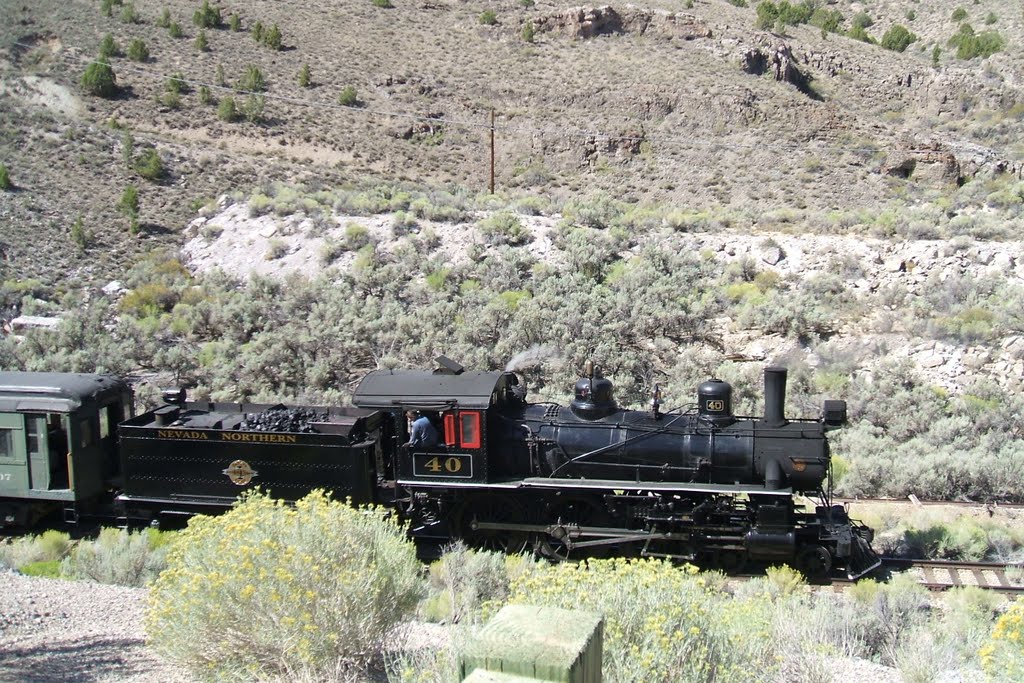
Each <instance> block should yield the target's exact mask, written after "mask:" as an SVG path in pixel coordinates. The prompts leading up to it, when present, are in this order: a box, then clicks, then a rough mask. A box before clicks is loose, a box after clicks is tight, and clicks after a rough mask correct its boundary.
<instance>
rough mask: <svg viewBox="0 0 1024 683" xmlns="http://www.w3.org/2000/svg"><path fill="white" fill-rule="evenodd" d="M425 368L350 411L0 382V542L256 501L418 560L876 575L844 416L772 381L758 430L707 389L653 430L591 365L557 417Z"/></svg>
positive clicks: (499, 390)
mask: <svg viewBox="0 0 1024 683" xmlns="http://www.w3.org/2000/svg"><path fill="white" fill-rule="evenodd" d="M439 362H440V365H441V367H439V369H437V370H434V371H432V372H431V371H405V370H378V371H374V372H371V373H369V374H368V375H366V377H365V378H364V379H363V380H362V382H361V383H360V385H359V387H358V388H357V390H356V392H355V395H354V397H353V404H354V407H348V408H316V407H303V408H301V409H300V408H288V407H286V406H265V405H247V404H224V403H207V402H190V401H186V400H185V395H184V392H183V391H171V392H165V396H164V399H165V404H164V405H162V406H160V407H159V408H156V409H155V410H151V411H148V412H146V413H144V414H141V415H132V414H131V410H132V400H131V392H130V388H129V387H128V385H127V384H126V383H125V382H124V381H123V380H121V379H118V378H116V377H112V376H107V375H70V374H58V373H43V374H35V373H15V372H3V373H0V522H2V523H3V525H4V526H28V525H31V524H32V523H33V522H34V521H35V520H36V519H37V518H38V516H39V515H40V514H42V513H44V512H45V511H46V510H47V509H52V508H54V507H56V508H58V509H60V510H62V511H63V514H64V517H65V520H66V521H68V522H75V521H77V520H78V519H79V518H80V517H82V516H86V515H93V516H95V515H101V516H102V515H114V516H116V517H117V518H118V519H119V520H120V521H121V522H122V523H124V524H139V523H166V522H168V521H170V520H173V519H174V518H175V517H187V516H189V515H193V514H200V513H201V514H215V513H217V512H219V511H223V510H224V509H226V508H228V507H230V506H231V505H232V504H233V503H234V501H235V500H236V499H237V496H238V494H239V493H240V492H241V491H244V490H246V489H248V488H252V487H255V486H259V487H260V488H261V489H263V490H266V491H269V492H270V493H271V494H272V495H274V496H276V497H279V498H283V499H286V500H297V499H298V498H301V497H302V496H303V495H305V494H306V493H308V492H309V491H310V490H312V489H314V488H322V489H327V490H329V491H331V492H333V494H334V495H335V496H336V497H338V498H341V499H349V500H351V501H352V502H353V503H354V504H361V503H377V504H382V505H386V506H390V507H392V508H393V509H395V510H396V511H397V512H398V513H399V514H400V515H401V516H402V517H403V518H404V519H405V520H407V521H408V522H409V528H410V535H411V536H412V537H413V538H414V539H416V540H417V541H418V543H419V544H420V546H421V547H423V548H430V547H440V546H441V545H443V544H444V543H446V542H449V541H450V540H452V539H456V538H461V539H464V540H465V541H466V542H467V543H469V544H471V545H474V546H477V547H483V548H489V549H494V550H502V551H505V552H522V551H525V550H533V551H534V552H536V553H538V554H539V555H542V556H545V557H549V558H552V559H555V560H559V559H570V558H578V557H593V556H601V555H604V554H609V553H612V554H616V555H627V556H642V557H663V558H672V559H676V560H687V561H693V562H697V563H698V564H702V565H705V566H715V567H719V568H722V569H725V570H738V569H740V568H741V567H742V566H744V565H746V564H747V563H748V562H751V563H759V564H774V563H788V564H791V565H794V566H796V567H797V568H798V569H800V570H801V571H803V572H804V573H805V574H807V575H810V576H827V575H830V574H833V573H837V572H842V573H845V574H846V575H848V576H849V577H851V578H857V577H860V576H863V575H865V574H867V573H869V572H871V571H872V570H873V569H875V568H876V567H877V566H878V565H879V563H880V561H879V558H878V556H877V555H876V554H875V553H874V551H873V550H872V549H871V540H872V531H871V529H869V528H867V527H865V526H864V525H862V524H859V523H857V522H855V521H853V520H851V519H850V517H849V516H848V514H847V512H846V510H845V509H844V508H843V507H842V506H838V505H832V504H831V476H830V454H829V446H828V440H827V438H826V433H827V432H828V431H830V430H832V429H836V428H839V427H840V426H842V425H843V424H844V423H845V421H846V405H845V403H844V402H843V401H825V404H824V406H823V410H822V414H821V416H820V417H819V418H816V419H790V418H787V417H786V416H785V411H784V405H785V389H786V371H785V369H783V368H775V367H769V368H767V369H766V370H765V414H764V416H763V417H740V416H736V415H734V414H733V411H732V390H731V387H730V386H729V384H728V383H726V382H723V381H720V380H715V379H712V380H709V381H707V382H704V383H703V384H701V385H700V386H699V387H698V390H697V404H696V407H695V408H693V409H691V410H686V411H682V410H675V411H668V412H662V411H661V405H660V398H659V397H658V396H657V395H656V396H655V398H654V400H653V402H652V406H651V409H650V410H649V411H637V410H624V409H622V408H620V407H619V406H618V405H617V404H616V402H615V399H614V387H613V385H612V382H611V381H610V380H609V379H607V378H605V377H602V376H601V374H600V372H599V371H598V370H597V369H596V368H594V367H592V366H590V365H589V364H588V367H587V369H586V370H585V372H584V373H583V376H582V377H581V378H580V379H579V381H578V382H577V383H576V385H575V390H574V397H573V399H572V401H571V402H570V404H569V405H568V406H561V405H557V404H545V403H529V402H528V401H527V400H526V391H525V388H524V387H523V385H522V384H521V383H520V381H519V378H518V376H517V375H515V374H514V373H511V372H472V371H466V370H465V369H463V368H462V367H461V366H459V365H458V364H457V363H454V362H452V361H450V360H449V359H446V358H444V357H442V358H440V359H439ZM413 410H415V411H419V412H420V413H421V414H424V415H427V416H430V418H431V419H432V420H433V421H434V422H435V424H436V427H437V433H438V435H439V439H438V442H437V443H436V444H432V445H424V446H410V445H409V422H408V420H407V417H406V414H407V412H408V411H413ZM296 411H298V413H299V414H301V415H302V416H303V421H302V422H301V424H299V423H297V422H296V421H295V416H296V414H297V413H296ZM275 416H276V417H275ZM282 420H283V421H282ZM812 496H813V497H814V498H816V502H814V503H812V502H810V501H811V498H810V497H812Z"/></svg>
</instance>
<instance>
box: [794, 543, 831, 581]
mask: <svg viewBox="0 0 1024 683" xmlns="http://www.w3.org/2000/svg"><path fill="white" fill-rule="evenodd" d="M796 568H797V569H798V570H800V571H801V572H802V573H803V575H804V576H806V577H807V578H808V579H823V578H826V577H827V576H828V575H829V573H830V572H831V571H832V554H831V553H830V552H829V551H828V550H826V549H825V548H823V547H822V546H820V545H809V546H807V547H805V548H803V549H802V550H801V551H800V552H798V553H797V555H796Z"/></svg>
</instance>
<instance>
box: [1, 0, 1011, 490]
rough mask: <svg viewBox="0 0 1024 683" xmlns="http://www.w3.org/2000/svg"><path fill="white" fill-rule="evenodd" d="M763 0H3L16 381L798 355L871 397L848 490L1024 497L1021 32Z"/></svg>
mask: <svg viewBox="0 0 1024 683" xmlns="http://www.w3.org/2000/svg"><path fill="white" fill-rule="evenodd" d="M744 4H745V3H744V2H743V1H742V0H734V2H726V1H725V0H721V1H719V0H714V1H710V2H701V1H694V2H684V3H669V2H656V3H652V4H650V5H645V6H633V5H625V4H622V5H612V6H603V7H583V8H580V7H566V6H563V5H556V4H553V3H549V2H539V3H534V2H532V1H531V0H517V1H515V2H513V1H503V2H484V3H480V4H471V3H464V2H444V1H440V0H423V1H421V2H408V3H407V2H403V1H402V0H390V1H389V0H373V1H371V0H366V1H365V2H362V1H360V2H348V3H344V4H340V5H339V4H333V3H331V4H329V3H302V4H298V3H247V2H239V3H234V4H231V5H224V6H223V7H221V11H220V24H219V25H217V26H211V27H209V28H206V29H200V28H199V26H197V25H196V24H194V22H193V14H194V13H196V12H200V14H201V11H200V5H199V3H198V2H179V1H177V0H172V1H169V2H164V3H151V2H137V3H135V4H120V5H115V4H113V2H112V0H103V2H99V3H97V2H85V1H74V2H69V3H58V2H51V1H44V2H40V3H34V4H32V5H27V4H26V5H16V4H10V3H9V4H8V5H7V6H6V7H5V9H6V12H5V16H7V17H8V18H9V21H7V22H5V25H4V27H3V28H2V29H0V31H2V43H0V49H2V50H3V52H2V55H0V57H2V60H0V64H2V69H3V70H2V72H0V108H2V111H3V112H4V116H3V118H2V119H0V163H2V164H3V167H4V169H6V171H7V172H8V174H9V178H10V183H11V185H10V187H9V188H8V189H7V190H5V191H4V192H2V193H0V225H2V226H3V229H2V231H0V252H2V260H0V279H2V281H3V286H2V287H3V288H2V291H0V295H2V300H0V308H2V311H3V312H2V317H3V318H4V320H5V321H6V320H10V319H12V318H14V317H15V316H16V315H18V314H19V313H20V314H33V315H52V316H59V317H61V318H62V319H63V322H62V323H61V324H60V325H59V326H58V328H57V329H56V330H45V329H43V330H28V331H22V330H20V329H18V330H14V329H10V330H9V331H10V332H17V334H8V335H6V336H4V337H3V338H2V339H0V367H22V368H29V369H62V370H96V369H101V370H109V371H114V372H121V373H130V374H133V375H135V376H136V377H140V378H145V379H149V380H151V384H150V385H147V384H142V385H140V387H139V390H140V395H142V396H143V397H145V396H146V395H148V394H150V393H152V392H153V388H152V386H153V385H155V384H158V383H169V382H176V383H181V384H185V385H188V386H189V387H190V388H191V390H192V393H193V395H195V396H198V397H202V396H211V397H213V398H216V399H229V400H242V399H249V398H256V399H266V400H304V401H318V402H319V401H327V402H343V401H345V400H347V398H348V393H349V390H350V388H351V387H352V386H353V385H354V383H355V382H357V381H358V380H359V378H360V377H361V376H362V375H363V374H364V373H365V372H366V371H367V370H369V369H371V368H374V367H380V366H411V367H422V366H425V365H429V364H430V363H431V362H432V359H433V358H434V357H435V356H436V355H438V354H440V353H445V354H446V355H449V356H451V357H453V358H458V359H459V360H460V361H461V362H463V363H464V364H466V365H467V366H472V367H502V366H505V365H506V364H515V366H516V367H517V368H518V369H520V370H522V371H523V372H524V373H525V376H526V379H527V381H528V383H529V385H530V389H531V392H532V394H533V395H534V396H536V397H547V398H555V399H559V400H561V399H564V397H565V392H566V390H567V387H568V386H569V385H570V383H571V382H572V381H573V379H574V377H575V376H576V373H577V372H578V371H579V368H580V367H582V364H583V362H584V360H586V359H587V358H595V359H596V360H597V361H598V362H599V363H600V364H601V365H602V366H603V367H604V368H605V370H606V372H608V374H609V375H610V376H611V377H613V378H614V379H615V381H616V384H617V387H618V396H619V399H620V401H621V402H622V403H624V404H628V405H643V404H646V403H647V402H648V401H649V397H650V395H651V393H652V392H653V391H654V389H655V386H656V385H658V386H660V387H661V388H662V390H663V391H664V392H665V395H666V400H671V401H672V405H685V404H687V403H690V402H692V391H693V387H694V386H695V384H696V383H697V382H699V381H700V380H702V379H704V378H706V377H707V376H709V375H712V374H714V375H717V376H720V377H723V378H725V379H728V380H730V381H732V382H733V383H734V384H735V385H736V387H737V406H738V408H739V409H740V410H742V411H756V410H758V409H759V402H760V393H759V389H758V388H757V377H758V371H759V367H760V366H761V365H763V364H765V363H783V364H786V365H788V366H790V368H791V370H792V381H791V386H792V391H791V398H790V406H789V407H790V410H791V411H792V412H793V413H798V414H811V413H813V412H814V411H816V410H817V409H818V406H819V405H820V400H821V398H823V397H828V398H834V397H836V396H842V397H844V398H847V399H848V400H849V401H850V405H851V417H852V420H853V425H852V426H851V428H850V429H848V430H846V431H845V432H843V436H842V437H841V438H840V439H838V441H837V446H836V450H835V453H836V454H837V455H838V456H840V457H839V458H838V459H837V462H839V463H840V464H841V469H843V471H841V472H839V474H841V475H843V476H845V477H846V478H845V479H844V482H843V485H844V486H845V491H846V492H847V493H851V494H857V493H864V492H872V493H886V494H890V495H904V494H905V493H908V492H917V493H919V494H920V495H922V496H925V497H929V498H934V497H940V496H948V497H961V496H969V497H976V498H997V499H1003V500H1008V499H1012V500H1017V499H1020V497H1021V495H1022V494H1021V490H1022V489H1021V475H1020V472H1021V471H1024V470H1022V468H1024V448H1021V447H1020V443H1021V440H1020V438H1021V434H1020V433H1019V428H1018V427H1017V426H1016V425H1017V424H1019V415H1020V413H1021V411H1022V410H1024V398H1022V397H1021V391H1020V390H1021V388H1022V387H1024V318H1022V317H1021V311H1022V310H1024V283H1022V281H1021V279H1022V276H1024V238H1022V236H1021V227H1022V212H1021V209H1022V200H1024V181H1022V169H1024V147H1022V143H1021V140H1024V135H1022V133H1024V92H1022V89H1024V82H1022V80H1021V73H1022V66H1024V57H1022V52H1021V50H1020V46H1021V45H1022V44H1024V15H1022V14H1021V12H1020V11H1019V8H1015V9H1014V8H1009V7H1007V6H1006V5H1005V3H998V2H994V1H992V0H989V1H987V2H986V1H984V0H980V1H979V2H978V3H976V4H973V3H972V4H965V5H963V6H962V7H961V6H960V5H958V4H957V3H955V2H935V3H914V2H910V3H897V2H880V3H871V4H870V5H868V4H863V3H849V2H834V3H830V4H822V5H820V6H814V5H811V4H807V3H805V4H802V5H799V6H796V7H793V6H790V7H788V9H787V10H786V11H787V12H788V14H786V15H785V17H788V19H787V18H783V15H781V14H780V15H779V17H776V18H774V19H771V18H770V17H769V20H766V19H765V16H766V15H765V11H766V10H765V7H766V5H762V6H761V7H760V8H755V7H754V6H742V5H744ZM391 5H393V6H391ZM691 5H692V7H691ZM780 6H781V4H780ZM776 9H778V7H776ZM801 12H802V13H803V14H801ZM108 14H109V16H108ZM759 23H760V24H761V25H763V26H765V28H763V29H762V28H758V24H759ZM897 25H899V26H902V27H904V28H905V29H907V30H909V31H910V32H912V33H913V36H909V35H907V33H906V31H903V32H901V31H900V30H899V27H898V26H897ZM236 29H237V30H236ZM275 29H276V30H275ZM108 34H109V36H110V40H107V41H105V36H107V35H108ZM257 35H259V36H260V37H261V40H259V41H258V40H255V39H254V36H257ZM268 36H271V38H269V39H268ZM278 36H279V40H280V44H279V45H278ZM901 36H902V41H903V42H902V43H901V42H900V40H901ZM954 36H959V38H957V40H956V41H955V43H956V44H951V43H950V39H951V38H953V37H954ZM858 37H859V38H860V39H858ZM910 38H914V39H915V40H914V41H913V42H909V44H908V45H907V44H906V43H907V41H909V40H910ZM104 42H106V43H107V44H106V46H105V48H106V49H107V52H108V53H109V56H107V57H105V58H104V61H103V64H109V65H110V66H111V67H112V69H113V72H114V74H115V76H116V85H117V89H116V90H114V91H112V92H110V93H108V95H109V96H107V97H101V96H97V95H94V94H89V93H88V92H86V88H85V87H84V86H83V83H82V77H83V73H84V72H85V71H86V67H87V65H89V64H90V62H93V61H94V60H95V59H96V56H97V55H98V54H99V51H100V49H101V44H102V43H104ZM111 42H112V43H114V44H113V45H111V44H110V43H111ZM268 43H269V45H268ZM877 43H884V44H885V45H888V46H889V47H895V48H898V47H904V46H905V50H904V51H902V52H899V51H896V49H886V48H885V47H883V46H882V45H880V44H877ZM143 48H144V49H143ZM978 51H981V52H982V53H983V54H981V55H977V54H974V53H976V52H978ZM143 52H148V56H145V55H144V54H142V53H143ZM972 55H973V56H972ZM143 57H145V58H143ZM305 66H308V76H309V78H308V80H305V79H302V78H300V75H302V74H303V71H304V67H305ZM93 68H94V69H95V68H98V67H93ZM229 99H230V100H231V106H229V104H228V100H229ZM492 111H493V112H494V117H495V123H494V138H495V175H496V178H495V192H494V193H493V194H492V193H490V192H488V183H489V150H490V139H489V134H490V123H489V121H490V115H491V112H492ZM133 194H134V199H133ZM250 276H251V277H250ZM101 288H102V289H101ZM922 454H924V455H922ZM844 468H845V469H844Z"/></svg>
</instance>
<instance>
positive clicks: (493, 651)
mask: <svg viewBox="0 0 1024 683" xmlns="http://www.w3.org/2000/svg"><path fill="white" fill-rule="evenodd" d="M603 633H604V619H603V618H602V617H601V615H600V614H593V613H591V612H578V611H576V610H567V609H560V608H557V607H534V606H531V605H508V606H507V607H504V608H502V610H501V611H500V612H498V614H496V615H495V617H494V618H493V619H491V620H490V621H489V622H488V623H487V625H486V626H484V627H483V629H481V630H480V632H479V633H478V634H477V636H476V637H475V638H474V639H473V640H472V641H470V643H469V644H468V645H467V646H466V650H465V652H464V653H463V655H462V658H461V660H460V661H459V678H460V680H463V681H464V683H491V682H494V683H498V682H501V683H513V682H520V681H556V682H559V683H601V655H602V638H603Z"/></svg>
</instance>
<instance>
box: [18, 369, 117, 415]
mask: <svg viewBox="0 0 1024 683" xmlns="http://www.w3.org/2000/svg"><path fill="white" fill-rule="evenodd" d="M127 390H128V385H127V384H125V382H124V380H122V379H120V378H119V377H115V376H114V375H93V374H83V373H71V372H0V410H5V411H19V410H22V411H24V410H45V411H57V412H70V411H73V410H75V409H77V408H78V407H79V406H81V405H82V404H83V403H85V402H88V401H91V400H95V399H96V398H97V397H99V396H101V395H108V394H117V393H120V392H122V391H127Z"/></svg>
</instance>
